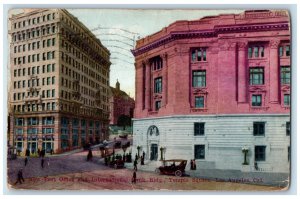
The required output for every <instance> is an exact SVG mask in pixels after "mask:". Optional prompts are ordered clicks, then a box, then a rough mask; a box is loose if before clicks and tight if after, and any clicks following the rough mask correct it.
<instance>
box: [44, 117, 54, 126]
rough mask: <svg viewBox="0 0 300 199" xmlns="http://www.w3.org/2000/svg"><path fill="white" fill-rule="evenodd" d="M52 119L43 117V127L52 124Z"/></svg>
mask: <svg viewBox="0 0 300 199" xmlns="http://www.w3.org/2000/svg"><path fill="white" fill-rule="evenodd" d="M54 121H55V119H54V117H43V125H50V124H54Z"/></svg>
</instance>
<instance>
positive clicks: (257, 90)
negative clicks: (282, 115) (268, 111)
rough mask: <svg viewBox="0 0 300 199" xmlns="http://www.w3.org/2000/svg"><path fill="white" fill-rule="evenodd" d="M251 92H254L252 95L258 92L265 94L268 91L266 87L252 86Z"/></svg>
mask: <svg viewBox="0 0 300 199" xmlns="http://www.w3.org/2000/svg"><path fill="white" fill-rule="evenodd" d="M249 92H252V93H254V92H257V93H261V92H263V93H265V92H267V90H266V88H265V86H263V87H261V86H250V88H249Z"/></svg>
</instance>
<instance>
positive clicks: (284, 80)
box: [280, 66, 291, 84]
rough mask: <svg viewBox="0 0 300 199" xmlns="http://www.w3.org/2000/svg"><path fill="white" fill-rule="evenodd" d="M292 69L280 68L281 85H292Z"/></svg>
mask: <svg viewBox="0 0 300 199" xmlns="http://www.w3.org/2000/svg"><path fill="white" fill-rule="evenodd" d="M290 70H291V68H290V66H281V67H280V79H281V81H280V82H281V84H290V80H291V72H290Z"/></svg>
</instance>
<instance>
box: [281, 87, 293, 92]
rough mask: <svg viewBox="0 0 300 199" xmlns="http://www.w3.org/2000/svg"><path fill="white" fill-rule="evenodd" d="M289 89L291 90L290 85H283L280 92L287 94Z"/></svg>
mask: <svg viewBox="0 0 300 199" xmlns="http://www.w3.org/2000/svg"><path fill="white" fill-rule="evenodd" d="M290 89H291V87H290V85H284V86H282V87H281V90H282V92H285V93H289V92H290Z"/></svg>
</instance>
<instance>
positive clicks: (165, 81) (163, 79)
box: [161, 54, 168, 107]
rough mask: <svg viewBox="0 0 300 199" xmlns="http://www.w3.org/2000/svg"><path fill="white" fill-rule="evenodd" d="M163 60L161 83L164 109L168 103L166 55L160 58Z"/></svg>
mask: <svg viewBox="0 0 300 199" xmlns="http://www.w3.org/2000/svg"><path fill="white" fill-rule="evenodd" d="M161 58H162V60H163V78H162V83H163V88H162V92H163V96H162V106H164V107H166V105H167V103H168V66H167V54H163V55H162V56H161Z"/></svg>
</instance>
